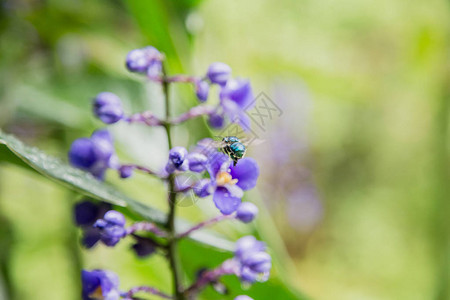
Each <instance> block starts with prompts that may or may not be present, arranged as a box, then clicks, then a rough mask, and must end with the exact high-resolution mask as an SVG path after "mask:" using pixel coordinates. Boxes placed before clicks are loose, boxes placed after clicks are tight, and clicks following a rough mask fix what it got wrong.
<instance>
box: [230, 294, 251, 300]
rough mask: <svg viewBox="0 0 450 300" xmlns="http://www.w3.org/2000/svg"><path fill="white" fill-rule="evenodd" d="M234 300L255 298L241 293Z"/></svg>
mask: <svg viewBox="0 0 450 300" xmlns="http://www.w3.org/2000/svg"><path fill="white" fill-rule="evenodd" d="M234 300H253V298H250V297H249V296H246V295H240V296H237V297H236V298H234Z"/></svg>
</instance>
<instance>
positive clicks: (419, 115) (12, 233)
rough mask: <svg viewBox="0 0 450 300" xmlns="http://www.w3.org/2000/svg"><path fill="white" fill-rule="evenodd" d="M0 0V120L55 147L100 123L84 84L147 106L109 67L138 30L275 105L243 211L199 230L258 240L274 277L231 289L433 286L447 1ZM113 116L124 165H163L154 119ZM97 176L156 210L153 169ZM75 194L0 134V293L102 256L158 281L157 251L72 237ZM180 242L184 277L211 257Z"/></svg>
mask: <svg viewBox="0 0 450 300" xmlns="http://www.w3.org/2000/svg"><path fill="white" fill-rule="evenodd" d="M0 5H1V6H0V9H1V11H0V13H1V15H0V78H1V81H0V127H1V128H2V129H3V130H4V131H7V132H10V133H14V134H16V135H17V136H18V137H20V138H21V139H23V140H25V141H26V142H27V143H29V144H32V145H35V146H38V147H40V148H41V149H43V150H45V151H46V152H47V153H50V154H52V155H55V156H57V157H60V158H62V159H66V154H65V153H66V152H67V150H68V148H69V146H70V143H71V142H72V141H73V140H74V139H75V138H78V137H81V136H87V135H89V134H90V133H91V132H92V130H94V129H95V128H99V127H101V126H102V124H101V123H100V122H99V121H97V120H95V119H94V118H93V117H92V115H91V107H90V101H91V99H92V97H93V96H95V95H96V94H97V93H98V92H101V91H104V90H106V91H111V92H114V93H117V94H118V95H119V96H120V97H121V98H122V99H123V100H124V102H125V107H126V110H127V112H129V113H131V112H138V111H141V110H143V109H152V110H154V111H156V112H160V111H161V110H162V104H161V101H160V100H161V99H159V98H160V96H159V94H158V92H157V88H156V87H155V86H154V85H152V84H145V83H144V82H143V80H142V79H141V78H139V77H137V76H134V75H132V74H131V75H130V74H129V73H127V72H126V70H125V68H124V58H125V56H126V54H127V52H128V51H129V50H131V49H134V48H138V47H142V46H145V45H149V44H150V45H154V46H155V47H157V48H158V49H160V50H161V51H163V52H164V53H165V54H166V56H167V60H168V62H169V70H170V72H171V73H179V72H185V73H192V74H197V75H202V74H204V72H205V70H206V68H207V66H208V64H209V63H211V62H213V61H223V62H226V63H228V64H229V65H230V66H231V67H232V68H233V73H234V75H237V76H241V77H248V78H251V80H252V83H253V87H254V90H255V93H256V94H259V93H260V92H263V93H265V94H266V95H267V96H268V97H269V98H270V99H271V100H272V101H273V102H274V103H276V104H277V105H278V107H279V108H280V109H281V111H282V114H281V116H279V117H277V118H273V120H271V121H270V122H268V124H267V126H266V127H265V128H264V130H260V131H258V133H257V134H258V135H259V136H260V137H262V138H263V139H265V140H266V142H265V144H263V145H261V146H255V147H252V149H251V151H250V154H249V155H251V156H254V157H255V158H256V159H257V160H258V161H259V163H260V165H261V173H262V175H261V179H260V181H259V184H258V188H257V190H256V191H252V192H251V193H249V196H248V199H249V200H252V201H255V202H257V204H258V206H260V207H261V209H262V214H261V216H260V218H259V219H258V221H257V222H256V224H255V226H243V225H240V224H231V225H230V224H229V223H228V224H221V225H219V226H216V227H215V229H217V230H218V231H219V232H221V233H223V234H225V235H226V236H228V237H230V238H231V239H235V238H236V237H238V236H241V235H243V234H246V233H256V234H258V235H259V236H260V237H261V238H262V239H264V240H266V241H268V243H269V245H270V246H271V249H272V253H273V255H274V256H275V260H276V267H275V269H274V272H273V279H271V280H270V281H269V282H268V283H266V284H256V287H252V288H251V289H249V290H248V291H247V293H248V294H249V295H253V296H254V297H255V299H297V298H302V296H300V295H301V294H303V295H307V297H308V298H311V299H352V300H353V299H409V300H411V299H450V296H449V285H450V281H449V275H448V274H449V263H450V256H449V254H450V252H449V236H450V233H449V228H450V224H449V216H450V208H449V200H450V199H449V193H448V192H449V188H448V183H449V177H448V172H449V166H450V164H449V148H448V143H447V141H448V138H449V131H448V128H449V119H448V116H449V99H450V58H449V57H450V3H449V2H448V1H443V0H430V1H416V0H409V1H406V0H395V1H392V0H378V1H375V0H363V1H358V0H342V1H337V0H321V1H317V0H316V1H313V0H300V1H298V0H278V1H268V0H259V1H256V0H246V1H221V0H205V1H201V0H197V1H195V0H193V1H190V0H178V1H163V0H160V1H156V0H155V1H153V0H129V1H120V0H110V1H106V0H103V1H87V0H65V1H58V0H46V1H44V0H14V1H13V0H9V1H2V2H1V3H0ZM172 101H173V102H174V103H176V104H175V110H176V111H177V112H181V111H183V110H186V109H187V108H188V107H190V106H192V105H194V104H195V99H194V97H193V95H192V89H191V88H190V87H180V88H176V89H174V91H173V93H172ZM112 130H113V132H114V136H115V137H116V145H117V148H118V152H119V155H120V157H121V159H122V160H123V161H135V162H139V163H143V164H146V165H149V166H152V167H161V166H162V165H163V160H164V157H165V156H166V153H167V149H161V148H164V147H161V143H160V142H159V141H160V140H162V139H163V137H164V132H163V131H160V130H158V129H147V128H142V127H140V126H133V127H128V126H126V125H122V124H119V125H114V126H113V128H112ZM208 134H210V133H209V131H208V130H207V128H206V126H205V122H204V121H203V120H195V121H191V122H190V123H189V124H188V126H187V127H184V128H182V127H179V128H177V130H176V132H175V135H176V138H175V140H176V143H177V144H179V145H185V146H187V145H188V144H192V143H193V142H195V141H196V140H197V139H198V138H201V137H204V136H206V135H208ZM108 181H109V182H112V183H114V184H116V185H117V186H119V187H120V188H121V189H122V190H124V191H126V192H128V193H130V194H131V195H133V196H134V197H136V198H138V199H140V200H143V201H146V202H147V203H150V204H152V205H154V206H157V207H160V208H161V209H165V203H164V199H163V198H164V188H163V187H162V186H161V185H160V184H159V183H158V182H157V181H154V180H148V179H147V178H146V177H144V176H141V175H137V176H136V177H135V178H133V179H132V180H129V181H126V182H119V180H118V179H117V176H116V174H113V173H112V172H111V173H110V174H108ZM80 198H81V197H80V196H79V195H76V194H74V193H72V192H70V191H68V190H66V189H65V188H63V187H61V186H59V185H57V184H55V183H53V182H51V181H49V180H48V179H46V178H44V177H42V176H40V175H37V174H36V173H33V172H30V171H29V170H28V169H26V168H23V167H22V165H21V164H20V163H19V162H18V160H17V159H14V158H13V156H12V155H11V154H10V152H8V151H7V150H6V148H4V147H1V148H0V266H1V275H0V299H2V298H3V299H47V300H52V299H79V296H78V295H79V289H80V287H79V284H80V283H79V273H78V272H79V270H80V268H81V267H86V268H89V269H90V268H108V269H111V270H114V271H115V272H117V273H118V274H120V277H121V281H122V287H123V288H124V289H125V288H129V287H131V286H132V285H137V284H152V285H155V286H159V287H161V289H163V290H166V291H170V277H169V274H168V271H167V268H166V263H165V261H164V260H163V259H162V258H160V257H157V256H155V257H152V258H151V259H148V260H138V259H136V258H134V257H133V256H132V254H131V253H129V251H127V248H128V247H129V244H127V243H121V244H120V246H119V247H117V249H114V250H111V249H105V247H97V248H96V249H94V250H93V251H85V250H82V249H81V248H80V247H79V246H78V242H77V240H78V238H79V235H80V233H79V232H78V230H77V229H76V228H75V227H74V226H73V223H72V216H71V209H72V205H73V203H75V201H76V200H79V199H80ZM264 207H265V208H264ZM179 211H180V212H181V214H182V215H183V216H184V217H185V218H187V219H191V220H201V219H203V218H204V217H205V216H212V215H214V214H215V213H217V212H216V210H215V208H214V207H213V205H212V204H211V201H209V200H205V201H203V200H201V201H199V202H197V203H196V205H190V206H189V205H186V207H183V208H182V209H179ZM181 251H182V258H183V262H184V263H185V265H186V266H187V269H186V270H187V273H188V274H186V275H187V276H192V273H193V272H194V271H195V269H196V268H198V267H199V266H202V265H201V264H202V263H205V264H207V265H214V263H217V262H218V261H220V259H222V258H223V257H228V256H227V254H220V253H216V254H211V252H208V249H203V248H201V247H198V246H197V245H194V244H190V243H189V242H186V243H184V244H182V245H181ZM206 258H208V261H207V262H202V260H204V259H206ZM229 284H230V285H232V286H234V287H239V284H238V283H237V282H236V281H234V280H233V279H229ZM299 291H301V294H300V292H299ZM233 293H234V294H233V295H235V294H236V293H239V289H233ZM8 294H9V295H10V296H8ZM228 298H229V299H232V298H231V296H230V297H225V296H217V295H216V294H215V293H214V292H213V291H211V290H208V291H207V292H206V293H205V294H204V295H203V299H228Z"/></svg>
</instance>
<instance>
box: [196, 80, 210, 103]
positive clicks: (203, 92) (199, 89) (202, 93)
mask: <svg viewBox="0 0 450 300" xmlns="http://www.w3.org/2000/svg"><path fill="white" fill-rule="evenodd" d="M195 94H196V95H197V98H198V100H199V101H200V102H205V101H206V100H208V94H209V84H208V83H207V82H206V81H204V80H200V81H197V82H196V83H195Z"/></svg>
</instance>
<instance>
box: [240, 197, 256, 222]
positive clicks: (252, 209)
mask: <svg viewBox="0 0 450 300" xmlns="http://www.w3.org/2000/svg"><path fill="white" fill-rule="evenodd" d="M257 214H258V207H257V206H256V205H255V204H253V203H251V202H244V203H241V205H239V207H238V209H237V210H236V219H238V220H239V221H241V222H244V223H250V222H251V221H253V219H254V218H255V217H256V215H257Z"/></svg>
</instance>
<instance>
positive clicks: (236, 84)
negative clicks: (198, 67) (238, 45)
mask: <svg viewBox="0 0 450 300" xmlns="http://www.w3.org/2000/svg"><path fill="white" fill-rule="evenodd" d="M206 78H207V79H208V80H209V81H210V83H211V84H217V85H218V86H219V87H220V92H219V100H220V101H219V105H218V106H217V107H216V110H215V111H214V112H212V113H211V114H210V116H209V124H210V125H211V127H213V128H221V127H222V126H223V124H224V119H225V118H228V119H229V120H230V121H231V122H233V123H238V124H239V125H241V126H242V128H243V129H244V130H247V129H248V128H250V119H249V117H248V116H247V114H246V113H245V111H246V110H248V109H250V108H251V107H252V103H253V100H254V96H253V90H252V87H251V85H250V81H248V80H245V79H239V78H237V79H233V78H231V68H230V67H229V66H228V65H226V64H224V63H221V62H215V63H212V64H211V65H210V66H209V68H208V72H207V73H206ZM198 90H199V88H197V96H198ZM203 90H206V87H205V88H203ZM198 98H199V100H200V101H202V102H203V101H206V99H205V98H201V97H198Z"/></svg>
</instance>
